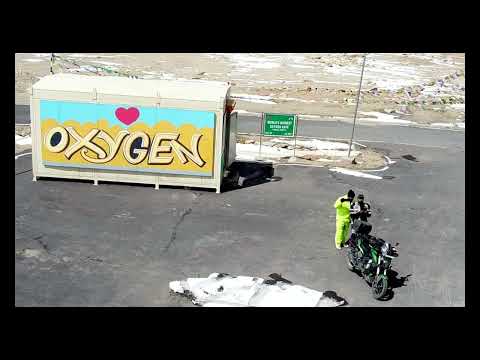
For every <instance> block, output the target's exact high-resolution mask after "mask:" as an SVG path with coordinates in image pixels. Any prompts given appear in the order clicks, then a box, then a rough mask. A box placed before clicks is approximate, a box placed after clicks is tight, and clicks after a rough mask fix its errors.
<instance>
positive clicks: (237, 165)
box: [222, 161, 282, 192]
mask: <svg viewBox="0 0 480 360" xmlns="http://www.w3.org/2000/svg"><path fill="white" fill-rule="evenodd" d="M229 170H230V173H231V174H232V175H231V176H230V177H229V179H228V180H227V181H225V183H224V185H223V186H222V192H229V191H232V190H238V189H242V188H247V187H251V186H255V185H260V184H265V183H269V182H276V181H280V180H282V178H281V177H280V176H274V172H275V170H274V168H273V165H272V164H271V163H264V162H258V161H235V162H234V163H233V164H232V165H231V166H230V169H229Z"/></svg>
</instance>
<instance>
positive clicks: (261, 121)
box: [258, 113, 265, 159]
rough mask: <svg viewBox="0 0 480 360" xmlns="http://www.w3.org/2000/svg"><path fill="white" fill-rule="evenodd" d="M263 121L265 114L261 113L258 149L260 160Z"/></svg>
mask: <svg viewBox="0 0 480 360" xmlns="http://www.w3.org/2000/svg"><path fill="white" fill-rule="evenodd" d="M264 120H265V114H264V113H262V116H261V117H260V147H259V149H258V157H259V158H260V159H261V158H262V135H263V123H264Z"/></svg>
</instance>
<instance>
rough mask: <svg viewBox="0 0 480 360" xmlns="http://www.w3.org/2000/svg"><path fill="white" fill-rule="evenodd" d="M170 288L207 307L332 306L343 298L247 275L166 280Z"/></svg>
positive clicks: (341, 301)
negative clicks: (267, 281) (168, 281)
mask: <svg viewBox="0 0 480 360" xmlns="http://www.w3.org/2000/svg"><path fill="white" fill-rule="evenodd" d="M169 287H170V290H172V291H173V292H176V293H179V294H188V295H189V296H191V297H193V299H192V302H193V303H194V304H196V305H200V306H206V307H219V306H221V307H238V306H240V307H246V306H254V307H334V306H341V305H344V304H345V300H344V299H341V298H339V297H338V296H335V295H336V294H335V295H331V294H330V293H333V292H321V291H316V290H312V289H309V288H306V287H304V286H300V285H294V284H290V283H287V282H282V281H278V282H273V283H265V280H264V279H262V278H257V277H250V276H230V275H226V274H219V273H213V274H210V275H209V276H208V277H207V278H188V279H186V280H182V281H172V282H170V283H169Z"/></svg>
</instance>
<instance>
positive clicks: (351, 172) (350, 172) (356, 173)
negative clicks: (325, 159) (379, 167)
mask: <svg viewBox="0 0 480 360" xmlns="http://www.w3.org/2000/svg"><path fill="white" fill-rule="evenodd" d="M330 171H333V172H337V173H341V174H345V175H351V176H357V177H362V178H367V179H375V180H381V179H382V177H380V176H376V175H370V174H365V173H363V172H360V171H355V170H349V169H343V168H338V167H335V168H331V169H330Z"/></svg>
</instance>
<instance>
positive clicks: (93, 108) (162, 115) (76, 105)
mask: <svg viewBox="0 0 480 360" xmlns="http://www.w3.org/2000/svg"><path fill="white" fill-rule="evenodd" d="M119 107H123V108H126V109H128V108H129V107H136V108H137V109H138V110H139V111H140V116H139V118H138V120H137V121H135V122H134V123H133V124H131V125H135V124H137V123H140V122H142V123H144V124H147V125H149V126H150V127H152V126H154V125H155V124H156V123H158V122H159V121H161V120H166V121H169V122H170V123H171V124H173V125H175V126H177V127H179V126H181V125H183V124H192V125H194V126H196V127H197V128H198V129H201V128H211V129H213V128H214V124H215V113H214V112H209V111H195V110H182V109H165V108H156V107H147V106H135V105H131V104H130V105H129V104H119V105H110V104H95V103H80V102H70V101H52V100H41V101H40V118H41V120H42V121H43V120H46V119H49V118H51V119H55V120H56V121H58V122H61V123H63V122H65V121H67V120H75V121H76V122H78V123H81V124H84V123H87V122H90V123H96V122H97V121H98V120H100V119H106V120H108V122H109V123H110V125H111V126H115V125H119V126H121V127H122V128H128V127H129V126H127V125H125V124H123V123H122V122H121V121H119V120H118V119H117V118H116V116H115V110H117V109H118V108H119ZM131 125H130V126H131Z"/></svg>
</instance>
